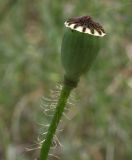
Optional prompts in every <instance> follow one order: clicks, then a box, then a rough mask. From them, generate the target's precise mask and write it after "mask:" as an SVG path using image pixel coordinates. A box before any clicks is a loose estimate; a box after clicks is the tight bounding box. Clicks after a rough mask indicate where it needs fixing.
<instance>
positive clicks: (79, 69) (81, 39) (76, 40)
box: [61, 16, 105, 87]
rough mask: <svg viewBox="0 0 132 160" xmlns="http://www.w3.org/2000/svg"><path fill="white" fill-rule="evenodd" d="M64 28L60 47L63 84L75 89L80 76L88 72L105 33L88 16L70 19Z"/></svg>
mask: <svg viewBox="0 0 132 160" xmlns="http://www.w3.org/2000/svg"><path fill="white" fill-rule="evenodd" d="M65 26H66V29H65V33H64V37H63V41H62V46H61V60H62V64H63V67H64V69H65V83H68V84H69V85H73V87H76V85H77V82H78V81H79V78H80V76H81V75H82V74H84V73H85V72H87V71H88V70H89V68H90V66H91V64H92V63H93V60H94V59H95V58H96V56H97V54H98V52H99V49H100V44H101V38H102V37H103V36H104V35H105V31H104V29H103V27H102V26H101V25H100V24H99V23H96V22H94V21H93V20H92V19H91V17H89V16H83V17H77V18H71V19H69V20H68V21H66V22H65Z"/></svg>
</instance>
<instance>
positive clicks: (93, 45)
mask: <svg viewBox="0 0 132 160" xmlns="http://www.w3.org/2000/svg"><path fill="white" fill-rule="evenodd" d="M64 24H65V27H66V28H65V32H64V36H63V40H62V46H61V61H62V65H63V67H64V70H65V76H64V83H63V87H62V90H61V93H60V98H59V100H58V103H57V106H56V109H55V113H54V116H53V119H52V121H51V124H50V126H49V129H48V132H47V135H46V138H45V141H44V142H43V144H42V147H41V152H40V160H46V159H47V157H48V152H49V149H50V146H51V144H52V139H53V136H54V134H55V131H56V128H57V126H58V124H59V121H60V119H61V116H62V114H63V112H64V107H65V105H66V103H67V99H68V97H69V95H70V93H71V91H72V89H73V88H75V87H76V86H77V84H78V81H79V79H80V76H81V75H82V74H84V73H86V72H87V71H88V70H89V68H90V66H91V65H92V63H93V61H94V59H95V58H96V56H97V54H98V52H99V50H100V46H101V41H102V38H103V37H104V36H105V31H104V29H103V27H102V26H101V25H100V24H99V23H97V22H95V21H93V20H92V18H91V17H90V16H82V17H77V18H70V19H69V20H67V21H66V22H65V23H64Z"/></svg>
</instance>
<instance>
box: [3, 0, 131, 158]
mask: <svg viewBox="0 0 132 160" xmlns="http://www.w3.org/2000/svg"><path fill="white" fill-rule="evenodd" d="M14 2H15V3H14V4H13V5H9V6H8V7H7V8H8V9H7V10H6V12H5V11H4V10H3V9H4V8H6V7H5V6H7V3H8V1H7V0H6V1H5V0H1V1H0V17H2V18H0V19H1V21H0V77H1V84H0V137H1V138H0V139H1V140H0V160H21V159H22V160H30V159H35V158H36V157H37V156H38V153H39V151H37V150H36V151H35V152H34V151H31V152H26V151H25V148H26V147H28V146H30V145H33V144H34V142H35V140H36V138H37V136H38V135H39V134H40V132H41V129H42V128H41V126H39V125H37V123H43V124H46V123H47V122H48V118H47V117H46V116H45V115H44V114H42V113H41V112H42V110H41V108H40V98H41V97H42V96H48V95H49V92H50V89H52V88H55V86H56V84H57V83H58V82H61V81H62V79H63V68H62V66H61V63H60V47H61V39H62V36H63V28H64V25H63V23H64V21H65V20H66V19H67V18H69V17H72V16H80V15H91V16H93V17H94V19H96V20H97V21H99V22H101V23H102V24H103V26H104V28H105V30H106V31H107V35H108V36H107V42H106V43H105V44H104V46H103V47H102V50H101V52H100V55H99V56H98V58H97V60H96V62H95V63H94V66H93V67H92V69H91V70H90V72H89V73H88V74H87V75H85V76H84V77H83V78H82V79H81V82H80V84H79V86H78V88H77V89H76V90H75V94H76V96H75V99H77V100H76V101H77V102H76V103H75V104H74V106H73V107H70V109H69V112H68V113H67V114H68V116H70V117H72V119H71V120H70V121H69V120H66V119H64V121H63V127H62V128H63V129H64V131H63V132H61V133H59V139H60V142H61V143H62V144H63V148H62V149H58V148H57V149H56V150H55V152H56V153H55V154H57V155H59V157H60V158H61V159H63V160H67V159H68V160H73V159H76V160H114V159H120V160H124V159H127V160H131V159H132V149H131V148H132V130H131V125H132V116H131V115H132V107H131V102H132V68H131V67H132V43H131V42H132V22H131V19H132V14H131V7H132V3H131V1H130V0H117V1H113V0H111V1H108V0H107V1H105V0H101V1H97V0H89V1H87V0H83V1H75V0H72V1H69V0H68V1H59V0H54V1H49V0H43V1H42V0H40V1H35V0H29V1H26V0H23V1H20V0H18V1H14ZM10 4H11V3H10ZM52 152H53V151H52ZM51 159H56V158H53V157H52V158H51Z"/></svg>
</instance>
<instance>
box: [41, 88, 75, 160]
mask: <svg viewBox="0 0 132 160" xmlns="http://www.w3.org/2000/svg"><path fill="white" fill-rule="evenodd" d="M72 89H73V87H69V86H68V85H64V86H63V88H62V90H61V94H60V98H59V100H58V103H57V106H56V111H55V114H54V116H53V119H52V121H51V124H50V126H49V129H48V133H47V135H46V139H45V141H44V142H43V144H42V148H41V152H40V160H47V157H48V153H49V150H50V146H51V143H52V140H53V136H54V134H55V131H56V128H57V126H58V124H59V121H60V119H61V116H62V114H63V111H64V107H65V105H66V103H67V99H68V97H69V95H70V92H71V90H72Z"/></svg>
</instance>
